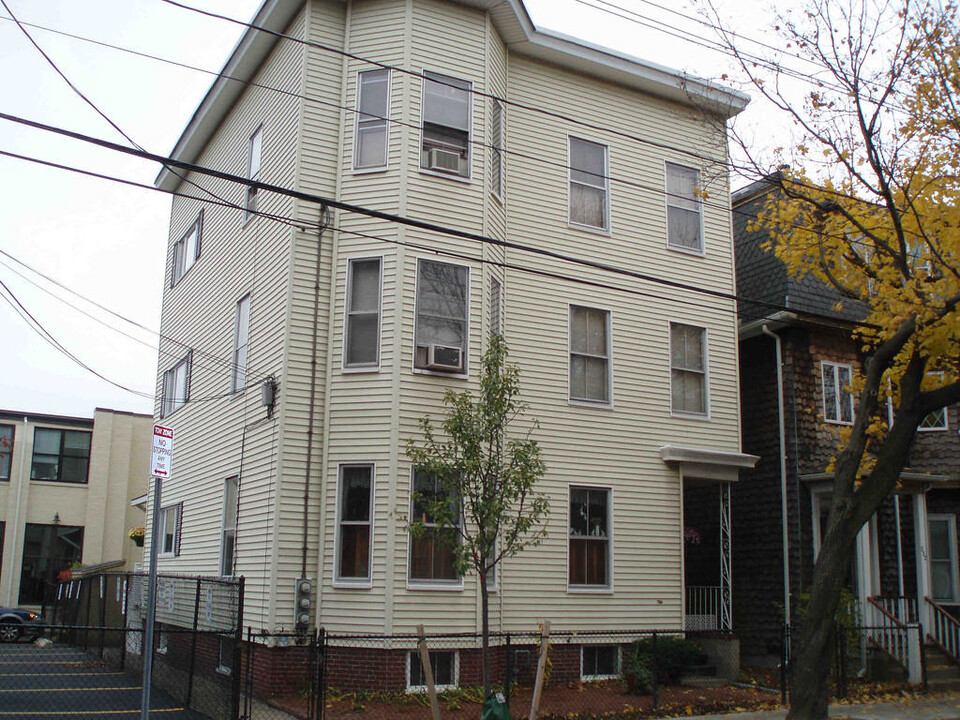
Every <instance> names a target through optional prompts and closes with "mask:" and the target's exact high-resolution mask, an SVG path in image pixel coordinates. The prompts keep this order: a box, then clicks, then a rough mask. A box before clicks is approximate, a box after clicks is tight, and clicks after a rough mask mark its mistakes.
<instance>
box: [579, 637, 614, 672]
mask: <svg viewBox="0 0 960 720" xmlns="http://www.w3.org/2000/svg"><path fill="white" fill-rule="evenodd" d="M588 647H593V648H599V647H613V648H616V651H617V667H618V668H620V672H618V673H616V674H614V675H585V674H584V671H583V651H584V650H586V649H587V648H588ZM621 675H623V648H622V647H621V646H620V645H617V644H614V643H590V644H588V645H581V646H580V679H581V680H589V681H594V680H614V679H616V678H618V677H620V676H621Z"/></svg>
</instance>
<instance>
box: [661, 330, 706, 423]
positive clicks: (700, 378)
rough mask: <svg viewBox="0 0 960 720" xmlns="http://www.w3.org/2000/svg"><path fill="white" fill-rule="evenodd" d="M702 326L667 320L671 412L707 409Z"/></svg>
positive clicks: (704, 410)
mask: <svg viewBox="0 0 960 720" xmlns="http://www.w3.org/2000/svg"><path fill="white" fill-rule="evenodd" d="M705 336H706V330H704V329H703V328H701V327H695V326H693V325H681V324H680V323H670V382H671V388H672V393H671V395H672V409H673V412H682V413H694V414H697V415H705V414H706V412H707V352H706V344H705V342H704V340H705Z"/></svg>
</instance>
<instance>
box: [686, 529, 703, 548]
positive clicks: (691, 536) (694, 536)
mask: <svg viewBox="0 0 960 720" xmlns="http://www.w3.org/2000/svg"><path fill="white" fill-rule="evenodd" d="M702 539H703V538H702V537H701V536H700V532H699V531H698V530H697V529H696V528H692V527H689V526H688V527H685V528H684V529H683V541H684V542H685V543H686V544H687V545H699V544H700V541H701V540H702Z"/></svg>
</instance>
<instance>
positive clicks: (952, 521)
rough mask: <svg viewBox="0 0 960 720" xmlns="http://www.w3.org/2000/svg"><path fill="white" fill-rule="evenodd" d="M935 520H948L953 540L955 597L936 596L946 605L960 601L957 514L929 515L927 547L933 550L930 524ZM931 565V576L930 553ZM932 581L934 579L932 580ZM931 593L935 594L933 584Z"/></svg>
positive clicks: (951, 558)
mask: <svg viewBox="0 0 960 720" xmlns="http://www.w3.org/2000/svg"><path fill="white" fill-rule="evenodd" d="M934 522H946V523H947V532H948V533H949V538H948V540H950V541H951V542H950V543H949V545H950V577H951V583H952V586H953V597H951V598H934V601H935V602H938V603H944V604H946V605H953V604H956V603H957V602H958V601H960V597H958V595H960V571H958V568H957V516H956V515H949V514H942V513H938V514H936V515H928V516H927V547H928V548H930V549H931V550H932V548H933V543H932V542H931V538H930V524H931V523H934ZM927 563H928V566H929V572H930V575H931V577H932V576H933V556H932V555H930V557H929V559H928V560H927ZM931 583H932V580H931ZM930 595H931V596H932V595H933V585H932V584H931V586H930Z"/></svg>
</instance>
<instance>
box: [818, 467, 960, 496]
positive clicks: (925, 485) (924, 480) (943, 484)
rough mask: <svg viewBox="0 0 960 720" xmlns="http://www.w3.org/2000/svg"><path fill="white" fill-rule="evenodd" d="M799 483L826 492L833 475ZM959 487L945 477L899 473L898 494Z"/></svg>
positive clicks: (956, 482)
mask: <svg viewBox="0 0 960 720" xmlns="http://www.w3.org/2000/svg"><path fill="white" fill-rule="evenodd" d="M800 482H803V483H806V484H808V485H811V486H814V487H818V486H819V488H821V489H823V490H828V489H829V488H830V487H832V486H833V473H807V474H805V475H801V476H800ZM954 487H960V481H958V480H957V479H956V478H951V477H949V476H947V475H940V474H937V473H923V472H913V471H910V470H907V471H906V472H902V473H900V487H898V488H897V490H896V492H897V493H898V494H901V495H902V494H905V493H906V494H914V493H922V492H926V491H927V490H933V489H935V488H954Z"/></svg>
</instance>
